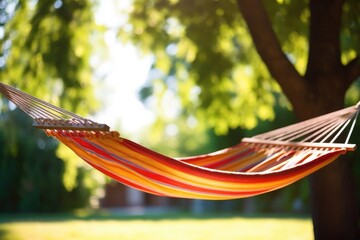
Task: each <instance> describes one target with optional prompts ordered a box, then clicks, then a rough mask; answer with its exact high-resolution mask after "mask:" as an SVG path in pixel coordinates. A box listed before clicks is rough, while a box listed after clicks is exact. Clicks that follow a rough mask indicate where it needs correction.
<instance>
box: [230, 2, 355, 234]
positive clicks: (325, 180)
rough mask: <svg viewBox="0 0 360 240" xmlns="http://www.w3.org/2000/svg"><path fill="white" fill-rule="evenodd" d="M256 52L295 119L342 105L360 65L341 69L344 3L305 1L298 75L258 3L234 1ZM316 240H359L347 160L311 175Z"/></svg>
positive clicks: (315, 114) (353, 188) (350, 174)
mask: <svg viewBox="0 0 360 240" xmlns="http://www.w3.org/2000/svg"><path fill="white" fill-rule="evenodd" d="M237 2H238V5H239V8H240V11H241V13H242V15H243V17H244V19H245V21H246V23H247V25H248V28H249V31H250V34H251V36H252V38H253V41H254V44H255V46H256V49H257V51H258V53H259V55H260V56H261V58H262V59H263V61H264V63H265V64H266V66H267V68H268V70H269V72H270V73H271V75H272V76H273V77H274V78H275V79H276V80H277V81H278V83H279V84H280V86H281V87H282V89H283V92H284V93H285V95H286V96H287V97H288V99H289V100H290V102H291V103H292V105H293V108H294V112H295V114H296V115H297V116H298V118H299V119H300V120H305V119H308V118H311V117H315V116H318V115H321V114H324V113H327V112H330V111H334V110H337V109H339V108H341V107H343V102H344V96H345V92H346V90H347V88H348V87H349V86H350V84H351V83H352V82H353V81H354V80H355V79H356V78H357V77H358V76H359V73H360V69H359V68H360V61H359V59H358V58H355V59H354V60H353V61H351V62H350V63H348V65H347V66H343V65H342V63H341V52H340V40H339V39H340V26H341V14H342V6H343V2H344V1H343V0H330V1H329V0H311V1H310V12H311V21H310V37H309V56H308V57H309V59H308V65H307V71H306V74H305V76H303V77H302V76H300V75H299V74H298V73H297V72H296V70H295V68H294V67H293V66H292V65H291V63H290V62H289V61H288V59H287V58H286V55H285V54H284V52H283V51H282V50H281V47H280V44H279V42H278V40H277V38H276V35H275V33H274V32H273V30H272V26H271V22H270V20H269V18H268V16H267V14H266V11H265V9H264V6H263V4H262V2H261V0H238V1H237ZM310 182H311V183H310V189H311V198H312V201H311V202H312V206H311V208H312V218H313V224H314V236H315V238H316V239H360V230H359V219H360V216H359V211H358V208H357V201H356V189H355V185H354V181H353V179H352V172H351V161H350V160H349V159H348V160H344V159H339V160H337V161H335V162H334V163H332V164H331V165H329V166H327V167H325V168H323V169H322V170H320V171H318V172H317V173H315V174H313V175H312V176H311V177H310Z"/></svg>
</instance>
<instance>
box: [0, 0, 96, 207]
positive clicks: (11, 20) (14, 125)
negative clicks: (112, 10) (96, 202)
mask: <svg viewBox="0 0 360 240" xmlns="http://www.w3.org/2000/svg"><path fill="white" fill-rule="evenodd" d="M93 5H94V3H93V1H90V0H77V1H70V0H55V1H26V0H8V1H7V0H1V1H0V43H1V45H0V79H1V81H2V82H4V83H7V84H9V85H12V86H16V87H19V88H21V89H22V90H24V91H26V92H29V93H30V94H33V95H35V96H37V97H39V98H42V99H44V100H46V101H49V102H51V103H53V104H55V105H58V106H62V107H64V108H66V109H69V110H72V111H75V112H77V113H79V114H83V115H85V114H88V113H91V112H93V111H94V110H95V109H96V106H97V105H96V103H95V101H94V100H95V99H94V93H93V86H92V69H91V66H90V63H89V62H90V55H91V53H92V46H93V45H92V44H94V41H97V40H96V39H97V35H98V34H99V33H98V32H96V30H97V26H96V25H95V23H94V19H93V7H94V6H93ZM1 103H2V104H1V112H0V117H1V125H0V128H1V134H0V141H1V142H2V144H1V146H0V172H1V173H0V178H1V184H0V192H1V194H0V210H3V211H55V210H64V209H66V210H68V209H71V208H75V207H81V206H86V205H87V204H89V198H90V196H91V195H92V194H93V192H94V189H95V187H96V185H97V184H99V183H96V180H95V179H92V180H91V177H90V172H89V170H87V169H85V168H84V167H79V164H78V163H77V162H76V158H73V157H67V155H68V154H67V153H64V152H60V154H57V152H58V150H57V149H58V144H57V142H54V141H53V140H52V139H50V138H47V137H45V135H44V134H43V133H42V132H41V131H40V133H39V131H34V130H31V129H28V128H27V127H26V126H28V124H29V123H28V122H26V121H25V120H24V121H22V120H21V119H23V118H26V116H25V115H22V116H21V114H20V113H17V111H18V110H17V109H14V107H12V106H11V104H9V103H8V102H7V101H2V102H1ZM22 123H23V124H22ZM30 136H36V138H34V139H33V138H30ZM59 156H60V157H61V158H59Z"/></svg>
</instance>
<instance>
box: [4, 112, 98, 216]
mask: <svg viewBox="0 0 360 240" xmlns="http://www.w3.org/2000/svg"><path fill="white" fill-rule="evenodd" d="M19 126H24V127H19ZM0 127H1V129H2V131H0V143H1V146H2V147H1V148H0V212H14V211H16V212H18V211H22V212H24V211H25V212H29V211H38V212H49V211H60V210H70V209H74V208H79V207H84V206H87V205H88V204H89V198H90V196H91V195H93V193H94V191H95V188H94V187H92V188H90V187H89V186H86V185H85V182H86V181H87V180H86V179H89V174H90V172H89V170H86V169H84V168H79V169H78V174H77V181H76V182H77V185H76V186H74V187H73V188H72V189H71V191H68V190H67V189H66V188H65V185H64V182H63V181H62V176H63V174H64V170H65V163H64V161H62V160H61V159H59V158H58V157H57V156H56V155H55V150H56V148H57V146H58V144H59V143H58V142H57V141H56V140H54V139H51V138H49V137H47V136H46V135H45V134H44V133H43V132H42V131H39V130H37V129H34V128H33V127H31V121H30V120H29V119H28V118H25V117H24V113H22V112H21V111H20V110H18V109H16V110H12V111H10V110H9V111H7V112H6V113H3V114H1V122H0ZM29 136H31V137H29ZM93 181H94V180H93ZM94 186H96V185H95V184H94Z"/></svg>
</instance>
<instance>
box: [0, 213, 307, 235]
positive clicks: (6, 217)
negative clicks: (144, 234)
mask: <svg viewBox="0 0 360 240" xmlns="http://www.w3.org/2000/svg"><path fill="white" fill-rule="evenodd" d="M230 218H245V219H259V218H261V219H269V218H276V219H309V216H306V215H298V214H241V213H236V214H234V213H216V214H215V213H208V214H198V215H197V214H191V213H186V212H168V213H167V212H166V211H162V212H151V213H143V214H135V215H134V214H133V215H131V214H127V212H121V211H119V210H97V211H94V210H90V211H89V210H86V211H85V210H81V211H76V212H73V213H46V214H45V213H42V214H41V213H21V214H0V223H9V222H60V221H74V220H82V221H92V220H97V221H109V220H126V221H132V220H149V221H157V220H184V219H196V220H201V219H230ZM1 234H6V232H5V233H4V232H1V228H0V239H2V238H1V236H2V235H1Z"/></svg>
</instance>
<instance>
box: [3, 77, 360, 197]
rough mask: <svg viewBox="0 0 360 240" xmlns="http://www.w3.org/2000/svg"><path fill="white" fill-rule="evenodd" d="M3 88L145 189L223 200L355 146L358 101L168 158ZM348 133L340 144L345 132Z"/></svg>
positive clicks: (284, 180)
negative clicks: (209, 149) (201, 151)
mask: <svg viewBox="0 0 360 240" xmlns="http://www.w3.org/2000/svg"><path fill="white" fill-rule="evenodd" d="M0 92H2V93H3V94H4V95H5V96H6V97H7V98H9V99H10V100H11V101H12V102H14V103H15V104H16V105H17V106H18V107H19V108H21V109H22V110H23V111H24V112H26V113H27V114H28V115H30V116H31V117H32V118H33V119H34V126H35V127H38V128H42V129H43V130H44V131H45V133H46V134H47V135H48V136H51V137H55V138H57V139H58V140H59V141H60V142H62V143H63V144H65V145H66V146H67V147H69V148H70V149H71V150H72V151H74V152H75V153H76V154H77V155H78V156H79V157H80V158H82V159H83V160H84V161H86V162H87V163H88V164H89V165H91V166H92V167H94V168H95V169H97V170H99V171H100V172H102V173H104V174H106V175H107V176H109V177H111V178H113V179H115V180H117V181H119V182H121V183H123V184H125V185H127V186H130V187H133V188H136V189H138V190H140V191H144V192H147V193H151V194H155V195H159V196H168V197H179V198H193V199H208V200H225V199H236V198H244V197H250V196H255V195H258V194H262V193H266V192H269V191H273V190H276V189H279V188H282V187H285V186H287V185H289V184H291V183H293V182H295V181H297V180H299V179H302V178H304V177H306V176H308V175H309V174H311V173H313V172H315V171H317V170H318V169H320V168H322V167H324V166H326V165H327V164H329V163H331V162H332V161H334V160H335V159H336V158H338V157H339V156H340V155H341V154H345V153H346V152H347V151H352V150H354V149H355V145H354V144H349V143H348V141H349V136H350V134H351V132H352V130H353V128H354V125H355V120H356V117H357V114H358V107H357V106H353V107H349V108H345V109H342V110H339V111H337V112H333V113H329V114H326V115H323V116H320V117H317V118H314V119H311V120H307V121H304V122H301V123H297V124H294V125H291V126H288V127H285V128H281V129H278V130H274V131H271V132H268V133H265V134H261V135H257V136H254V137H252V138H245V139H243V140H242V141H241V142H240V143H239V144H238V145H236V146H233V147H230V148H227V149H223V150H220V151H217V152H214V153H210V154H205V155H199V156H193V157H186V158H171V157H168V156H165V155H162V154H160V153H157V152H154V151H152V150H150V149H148V148H146V147H144V146H141V145H139V144H137V143H135V142H132V141H131V140H128V139H126V138H123V137H121V136H120V134H119V133H118V132H116V131H110V130H109V127H108V126H107V125H105V124H98V123H95V122H93V121H91V120H88V119H84V118H81V117H79V116H77V115H75V114H73V113H71V112H68V111H66V110H63V109H61V108H58V107H55V106H53V105H50V104H49V103H46V102H44V101H42V100H40V99H37V98H35V97H33V96H30V95H28V94H26V93H24V92H21V91H19V90H17V89H15V88H13V87H10V86H7V85H5V84H3V83H0ZM345 131H347V132H348V137H347V138H346V140H345V141H344V142H342V143H339V142H337V140H338V139H339V138H340V136H341V135H342V133H344V132H345Z"/></svg>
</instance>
